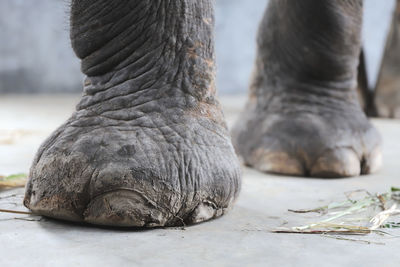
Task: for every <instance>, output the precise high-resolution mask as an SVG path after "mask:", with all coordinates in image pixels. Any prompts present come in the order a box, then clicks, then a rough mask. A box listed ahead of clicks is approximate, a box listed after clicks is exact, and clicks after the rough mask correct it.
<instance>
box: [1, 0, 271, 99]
mask: <svg viewBox="0 0 400 267" xmlns="http://www.w3.org/2000/svg"><path fill="white" fill-rule="evenodd" d="M266 2H267V0H246V1H244V0H217V1H216V3H217V6H216V19H217V22H216V49H217V60H218V88H219V93H220V94H226V93H237V92H244V91H246V90H247V85H248V79H249V76H250V73H251V70H252V65H253V61H254V53H255V47H254V45H255V35H256V29H257V26H258V22H259V20H260V19H261V16H262V13H263V11H264V7H265V5H266ZM68 4H69V1H68V0H0V93H24V92H32V93H38V92H46V93H59V92H80V91H81V83H82V75H81V74H80V71H79V61H78V59H76V57H75V55H74V54H73V52H72V49H71V46H70V42H69V36H68V35H69V32H68V27H69V22H68V20H69V18H68Z"/></svg>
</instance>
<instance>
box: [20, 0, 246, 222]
mask: <svg viewBox="0 0 400 267" xmlns="http://www.w3.org/2000/svg"><path fill="white" fill-rule="evenodd" d="M213 27H214V17H213V7H212V5H211V3H210V1H208V0H202V1H187V0H179V1H172V0H171V1H164V0H147V1H145V0H141V1H139V0H131V1H124V0H114V1H105V0H98V1H90V0H85V1H78V0H74V1H72V7H71V41H72V46H73V48H74V51H75V53H76V54H77V56H78V57H79V58H80V59H81V60H82V71H83V73H84V74H86V75H87V78H86V80H85V82H84V94H83V97H82V100H81V101H80V103H79V104H78V105H77V109H76V112H75V113H74V114H73V115H72V116H71V118H70V119H69V120H68V121H67V122H66V123H65V124H64V125H62V126H61V127H60V128H59V129H58V130H56V131H55V132H54V133H53V134H52V136H50V137H49V138H48V139H47V140H46V141H45V142H44V144H43V145H42V146H41V147H40V149H39V151H38V153H37V156H36V158H35V160H34V163H33V165H32V168H31V171H30V181H29V183H28V185H27V190H26V196H25V202H24V203H25V205H26V206H27V207H28V208H30V209H31V210H32V211H33V212H35V213H38V214H42V215H47V216H50V217H55V218H60V219H65V220H72V221H86V222H89V223H93V224H101V225H112V226H137V227H142V226H143V227H155V226H174V225H184V224H188V223H197V222H201V221H204V220H208V219H211V218H215V217H218V216H220V215H222V214H223V213H225V211H226V210H227V209H229V208H230V207H231V205H232V204H233V202H234V200H235V199H236V197H237V195H238V192H239V190H240V176H241V172H240V166H239V164H238V160H237V158H236V155H235V153H234V150H233V147H232V144H231V141H230V137H229V133H228V131H227V127H226V125H225V123H224V118H223V114H222V112H221V108H220V106H219V103H218V101H217V100H216V98H215V84H214V80H215V64H214V62H215V58H214V43H213Z"/></svg>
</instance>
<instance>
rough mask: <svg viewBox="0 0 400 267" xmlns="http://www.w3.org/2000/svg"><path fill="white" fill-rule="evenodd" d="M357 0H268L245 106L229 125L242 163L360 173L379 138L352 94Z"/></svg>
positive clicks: (370, 165) (303, 172)
mask: <svg viewBox="0 0 400 267" xmlns="http://www.w3.org/2000/svg"><path fill="white" fill-rule="evenodd" d="M361 24H362V0H354V1H343V0H302V1H289V0H271V1H270V2H269V6H268V8H267V11H266V13H265V16H264V18H263V20H262V22H261V25H260V28H259V33H258V40H257V43H258V53H257V58H256V64H255V71H254V76H253V80H252V83H251V88H250V96H249V100H248V103H247V107H246V110H245V111H244V112H243V114H242V117H241V118H240V119H239V121H238V123H237V124H236V126H235V128H234V130H233V142H234V146H235V148H236V151H237V152H238V154H240V156H241V158H242V159H243V161H244V163H245V164H247V165H249V166H252V167H254V168H256V169H258V170H260V171H264V172H271V173H278V174H287V175H295V176H313V177H348V176H355V175H359V174H368V173H371V172H374V171H376V170H377V169H378V168H379V167H380V165H381V138H380V135H379V134H378V132H377V131H376V129H375V128H374V127H373V126H372V125H371V124H370V123H369V121H368V120H367V118H366V116H365V114H364V113H363V111H362V109H361V107H360V104H359V102H358V99H357V89H356V86H357V66H358V63H359V53H360V46H361V44H360V39H361V37H360V35H361Z"/></svg>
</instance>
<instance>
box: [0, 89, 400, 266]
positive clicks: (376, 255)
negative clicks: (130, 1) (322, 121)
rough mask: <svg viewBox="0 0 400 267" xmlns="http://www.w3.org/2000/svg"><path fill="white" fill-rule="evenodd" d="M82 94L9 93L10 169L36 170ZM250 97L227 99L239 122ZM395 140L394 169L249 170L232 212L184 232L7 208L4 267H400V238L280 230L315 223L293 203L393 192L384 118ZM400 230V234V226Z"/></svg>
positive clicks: (4, 158) (5, 117)
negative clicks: (347, 175)
mask: <svg viewBox="0 0 400 267" xmlns="http://www.w3.org/2000/svg"><path fill="white" fill-rule="evenodd" d="M78 99H79V96H77V95H72V96H69V95H65V96H58V97H55V96H52V97H44V96H41V97H39V96H34V97H33V96H6V97H1V98H0V173H2V174H12V173H20V172H26V171H27V170H28V168H29V164H30V162H31V161H32V157H33V155H34V153H35V151H36V149H37V147H38V145H39V144H40V142H42V141H43V138H45V137H46V136H47V135H48V134H49V133H50V132H51V131H52V130H54V128H55V127H57V126H58V125H59V124H60V123H62V122H63V121H64V119H66V118H67V117H68V116H69V115H70V113H71V111H72V110H73V108H74V105H75V103H76V102H77V100H78ZM244 100H245V97H244V96H239V97H224V98H222V104H223V106H224V109H225V114H226V117H227V120H228V123H229V125H232V123H233V122H234V121H235V119H236V117H237V115H238V114H239V113H240V110H241V107H242V106H243V104H244ZM374 124H375V125H376V126H377V127H378V128H379V130H380V131H381V133H382V135H383V138H384V140H385V145H384V163H385V165H384V168H383V169H382V170H381V171H380V172H379V173H377V174H374V175H369V176H363V177H356V178H351V179H332V180H324V179H306V178H298V177H285V176H273V175H266V174H262V173H259V172H257V171H254V170H251V169H247V168H245V169H244V177H243V189H242V193H241V196H240V198H239V200H238V202H237V203H236V205H235V207H234V208H233V209H232V210H231V211H230V212H229V213H228V214H227V215H226V216H224V217H222V218H220V219H217V220H214V221H210V222H207V223H203V224H200V225H195V226H191V227H187V228H186V229H185V230H182V229H157V230H149V231H133V230H121V229H117V230H116V229H102V228H96V227H89V226H84V225H76V224H67V223H63V222H59V221H54V220H50V219H45V218H40V217H35V216H27V215H16V214H9V213H0V266H5V267H8V266H29V267H34V266H85V267H86V266H192V267H194V266H307V267H312V266H318V267H319V266H352V267H354V266H363V267H364V266H385V267H386V266H399V265H400V253H399V250H400V239H399V238H393V237H389V236H379V235H370V236H366V237H355V238H362V239H365V240H369V241H374V242H382V243H384V245H378V244H370V245H367V244H363V243H357V242H351V241H344V240H336V239H331V238H326V237H323V236H319V235H290V234H274V233H271V232H270V230H271V229H273V228H275V227H278V226H281V225H282V224H284V222H285V221H288V222H289V224H291V225H301V224H302V223H303V222H305V221H308V220H310V218H309V217H307V216H305V215H294V214H291V213H289V212H287V209H289V208H293V209H300V208H314V207H316V206H321V205H323V204H327V203H329V202H331V201H337V200H341V198H342V197H344V196H343V193H344V192H347V191H352V190H356V189H367V190H369V191H370V192H386V191H387V190H388V189H389V187H390V186H400V176H399V173H400V141H399V137H400V121H396V120H391V121H389V120H375V121H374ZM23 191H24V190H23V189H17V190H7V191H0V209H14V210H25V209H24V208H23V206H22V204H21V201H22V197H23ZM391 233H392V234H394V235H398V236H399V235H400V230H397V231H396V230H393V231H392V232H391Z"/></svg>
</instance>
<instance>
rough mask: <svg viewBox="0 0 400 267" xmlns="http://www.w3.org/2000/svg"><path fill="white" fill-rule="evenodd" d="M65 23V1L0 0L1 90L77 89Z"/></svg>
mask: <svg viewBox="0 0 400 267" xmlns="http://www.w3.org/2000/svg"><path fill="white" fill-rule="evenodd" d="M68 27H69V26H68V2H67V1H63V0H0V38H1V39H0V92H7V93H19V92H71V91H80V90H81V88H80V87H81V80H82V77H81V74H80V72H79V61H78V60H77V59H76V57H75V55H74V54H73V52H72V50H71V47H70V43H69V39H68Z"/></svg>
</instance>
